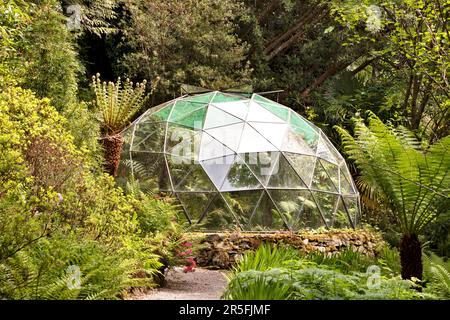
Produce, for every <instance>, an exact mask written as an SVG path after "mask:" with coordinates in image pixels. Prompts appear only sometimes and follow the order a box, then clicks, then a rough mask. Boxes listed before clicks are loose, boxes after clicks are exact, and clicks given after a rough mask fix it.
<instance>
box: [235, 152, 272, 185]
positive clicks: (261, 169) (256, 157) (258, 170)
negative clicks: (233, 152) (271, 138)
mask: <svg viewBox="0 0 450 320" xmlns="http://www.w3.org/2000/svg"><path fill="white" fill-rule="evenodd" d="M279 156H280V153H279V152H277V151H268V152H253V153H241V154H240V157H241V158H242V159H243V160H245V163H246V164H247V165H248V167H249V168H250V169H251V171H252V172H253V173H254V174H255V175H256V176H257V177H258V179H259V181H261V183H262V184H263V185H265V186H266V185H267V183H268V182H269V178H270V175H271V173H272V170H273V167H275V165H276V164H277V163H278V158H279Z"/></svg>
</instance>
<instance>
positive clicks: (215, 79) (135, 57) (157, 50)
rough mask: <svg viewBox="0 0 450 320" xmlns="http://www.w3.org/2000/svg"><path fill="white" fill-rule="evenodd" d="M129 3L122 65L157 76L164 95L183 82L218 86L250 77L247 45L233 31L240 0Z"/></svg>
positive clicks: (132, 73)
mask: <svg viewBox="0 0 450 320" xmlns="http://www.w3.org/2000/svg"><path fill="white" fill-rule="evenodd" d="M127 9H128V10H129V12H130V15H129V16H127V17H126V18H127V20H125V21H124V22H123V23H124V24H125V26H124V32H125V36H126V37H125V39H126V40H125V44H126V45H127V46H128V47H129V48H130V52H129V53H126V54H125V56H124V57H123V59H122V65H123V67H124V69H125V70H126V72H127V74H129V75H130V76H132V77H133V78H145V77H148V76H151V77H156V76H160V77H161V85H160V96H163V97H164V100H166V99H167V98H169V97H172V96H173V94H178V92H179V88H180V85H181V84H184V83H186V84H189V85H195V86H200V87H206V88H211V89H217V88H227V87H234V86H237V85H239V84H241V83H245V82H248V79H249V72H250V70H249V67H248V66H247V65H246V57H245V54H246V51H247V46H246V44H245V43H243V42H242V41H241V40H240V39H239V37H238V36H237V35H236V30H237V27H238V25H237V23H236V21H237V20H238V19H239V15H240V14H241V12H242V11H243V10H244V9H243V7H242V5H241V3H240V2H239V1H230V0H226V1H211V0H201V1H197V0H195V1H194V0H188V1H183V2H179V1H173V0H164V1H157V2H155V1H130V2H128V4H127ZM129 21H130V22H129Z"/></svg>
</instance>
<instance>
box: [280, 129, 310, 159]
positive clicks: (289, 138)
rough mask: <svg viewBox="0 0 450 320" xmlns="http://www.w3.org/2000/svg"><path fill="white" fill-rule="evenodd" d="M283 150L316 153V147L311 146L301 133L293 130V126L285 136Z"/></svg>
mask: <svg viewBox="0 0 450 320" xmlns="http://www.w3.org/2000/svg"><path fill="white" fill-rule="evenodd" d="M281 151H287V152H293V153H300V154H310V155H315V154H316V152H315V151H314V149H312V148H311V146H310V145H309V144H308V143H307V142H306V141H305V140H304V139H303V137H302V136H301V135H299V134H297V133H295V132H293V131H292V128H291V129H289V130H288V131H287V134H286V135H285V136H284V140H283V144H282V146H281Z"/></svg>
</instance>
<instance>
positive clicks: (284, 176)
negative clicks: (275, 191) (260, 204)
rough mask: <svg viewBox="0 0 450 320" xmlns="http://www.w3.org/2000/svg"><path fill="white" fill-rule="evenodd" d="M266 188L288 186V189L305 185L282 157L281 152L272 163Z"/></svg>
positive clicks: (302, 187)
mask: <svg viewBox="0 0 450 320" xmlns="http://www.w3.org/2000/svg"><path fill="white" fill-rule="evenodd" d="M267 187H268V188H282V189H283V188H289V189H305V188H307V186H306V185H305V184H304V183H303V181H302V180H301V179H300V177H299V176H298V174H297V173H296V172H295V171H294V169H293V168H292V166H291V164H290V163H289V162H288V161H287V160H286V159H285V158H284V156H283V155H282V154H280V156H279V157H278V161H277V162H276V163H275V164H274V166H273V167H272V171H271V176H270V179H269V183H268V184H267Z"/></svg>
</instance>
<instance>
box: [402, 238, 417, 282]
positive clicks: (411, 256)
mask: <svg viewBox="0 0 450 320" xmlns="http://www.w3.org/2000/svg"><path fill="white" fill-rule="evenodd" d="M400 263H401V266H402V278H403V279H411V278H413V277H415V278H417V279H420V280H422V272H423V266H422V249H421V246H420V241H419V238H418V237H417V235H415V234H405V235H404V236H403V237H402V240H401V242H400Z"/></svg>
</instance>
